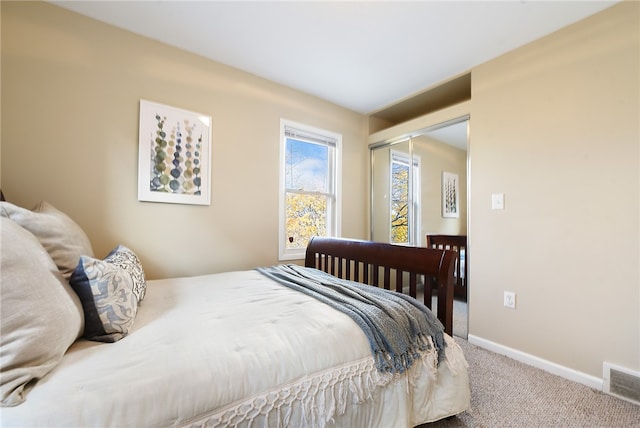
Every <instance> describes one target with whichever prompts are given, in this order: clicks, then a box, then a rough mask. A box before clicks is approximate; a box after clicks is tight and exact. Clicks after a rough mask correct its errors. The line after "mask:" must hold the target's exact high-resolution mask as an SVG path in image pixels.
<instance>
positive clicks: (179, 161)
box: [138, 100, 211, 205]
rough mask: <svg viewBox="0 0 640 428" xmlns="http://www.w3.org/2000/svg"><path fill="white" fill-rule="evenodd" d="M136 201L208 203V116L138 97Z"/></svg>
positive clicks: (209, 198) (209, 139)
mask: <svg viewBox="0 0 640 428" xmlns="http://www.w3.org/2000/svg"><path fill="white" fill-rule="evenodd" d="M138 144H139V152H138V200H139V201H147V202H164V203H173V204H195V205H210V204H211V116H207V115H205V114H202V113H196V112H193V111H189V110H184V109H180V108H175V107H171V106H167V105H163V104H158V103H155V102H152V101H147V100H140V128H139V141H138Z"/></svg>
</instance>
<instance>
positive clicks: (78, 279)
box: [69, 256, 138, 342]
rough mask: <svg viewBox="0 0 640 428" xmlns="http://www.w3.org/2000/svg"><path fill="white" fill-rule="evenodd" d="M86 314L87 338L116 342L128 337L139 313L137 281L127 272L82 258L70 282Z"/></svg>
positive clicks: (102, 261)
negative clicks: (135, 284)
mask: <svg viewBox="0 0 640 428" xmlns="http://www.w3.org/2000/svg"><path fill="white" fill-rule="evenodd" d="M69 283H70V284H71V287H72V288H73V290H74V291H75V292H76V293H77V294H78V297H80V301H81V302H82V309H83V310H84V337H85V338H87V339H89V340H94V341H97V342H117V341H118V340H120V339H122V338H123V337H125V336H126V335H127V334H128V333H129V330H130V329H131V327H132V326H133V322H134V320H135V317H136V313H137V311H138V298H137V297H136V295H135V293H134V291H133V289H134V280H133V277H132V276H131V274H130V273H129V272H127V271H126V270H125V269H123V268H121V267H120V266H117V265H115V264H112V263H110V262H109V261H108V260H106V259H105V260H98V259H94V258H93V257H88V256H82V257H80V262H79V263H78V266H77V267H76V269H75V270H74V271H73V273H72V274H71V279H70V281H69Z"/></svg>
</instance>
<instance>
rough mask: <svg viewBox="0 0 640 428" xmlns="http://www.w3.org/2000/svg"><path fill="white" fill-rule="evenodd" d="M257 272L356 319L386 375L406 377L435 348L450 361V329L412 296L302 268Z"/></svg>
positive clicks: (286, 266)
mask: <svg viewBox="0 0 640 428" xmlns="http://www.w3.org/2000/svg"><path fill="white" fill-rule="evenodd" d="M257 271H258V272H260V273H262V274H264V275H266V276H267V277H269V278H272V279H273V280H275V281H277V282H278V283H280V284H283V285H285V286H287V287H289V288H292V289H294V290H298V291H300V292H302V293H305V294H308V295H309V296H312V297H315V298H316V299H318V300H320V301H322V302H324V303H326V304H328V305H329V306H331V307H333V308H335V309H337V310H338V311H340V312H343V313H344V314H346V315H348V316H349V317H351V319H353V320H354V321H355V322H356V324H358V326H359V327H360V328H361V329H362V331H363V332H364V334H365V335H366V336H367V339H368V340H369V345H370V346H371V351H372V353H373V356H374V358H375V361H376V366H377V368H378V370H380V371H381V372H394V373H402V372H404V371H405V370H407V369H408V368H409V367H411V365H412V364H413V362H414V361H416V360H418V359H419V358H420V357H421V355H422V353H423V352H425V351H427V350H429V349H431V344H433V345H434V346H435V348H436V350H437V351H438V361H442V359H443V358H444V346H445V342H444V327H443V326H442V324H441V323H440V320H438V318H436V317H435V315H434V314H433V312H431V311H430V310H429V309H428V308H427V307H426V306H424V305H423V304H422V303H420V302H418V301H417V300H416V299H414V298H412V297H411V296H407V295H404V294H401V293H396V292H394V291H389V290H385V289H382V288H378V287H373V286H371V285H366V284H361V283H358V282H355V281H349V280H344V279H340V278H337V277H334V276H332V275H329V274H328V273H325V272H323V271H321V270H318V269H313V268H306V267H302V266H297V265H280V266H272V267H268V268H258V269H257ZM429 338H431V340H429Z"/></svg>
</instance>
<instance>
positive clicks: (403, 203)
mask: <svg viewBox="0 0 640 428" xmlns="http://www.w3.org/2000/svg"><path fill="white" fill-rule="evenodd" d="M411 164H412V162H411V156H410V155H409V153H404V152H400V151H396V150H392V151H391V165H390V168H391V182H390V185H391V189H390V192H389V194H390V195H391V197H390V198H389V213H390V217H391V218H390V224H391V231H390V233H391V237H390V238H391V239H390V242H392V243H394V244H407V245H414V246H415V245H417V244H418V242H420V241H419V239H418V237H419V231H420V224H419V222H420V180H419V177H420V158H419V157H417V156H414V157H413V168H409V165H411Z"/></svg>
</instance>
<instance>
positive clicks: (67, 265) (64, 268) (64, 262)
mask: <svg viewBox="0 0 640 428" xmlns="http://www.w3.org/2000/svg"><path fill="white" fill-rule="evenodd" d="M0 215H1V216H2V217H8V218H10V219H11V220H13V221H15V222H16V223H18V224H19V225H20V226H22V227H24V228H25V229H27V230H28V231H29V232H31V233H33V234H34V235H35V236H36V237H37V238H38V239H39V240H40V243H41V244H42V246H43V247H44V248H45V249H46V250H47V251H48V252H49V255H50V256H51V258H52V259H53V261H54V262H55V263H56V266H58V269H59V270H60V272H62V276H63V277H64V278H65V279H66V280H69V277H70V276H71V273H72V272H73V270H74V269H75V267H76V266H77V265H78V260H80V256H81V255H87V256H91V257H93V249H92V248H91V242H89V238H87V235H86V234H85V233H84V231H83V230H82V228H80V226H78V225H77V224H76V223H75V222H74V221H73V220H72V219H71V218H70V217H69V216H67V215H66V214H64V213H63V212H61V211H58V210H57V209H55V208H54V207H53V206H52V205H51V204H49V203H47V202H41V203H40V204H39V205H38V206H37V207H36V208H34V209H33V210H32V211H30V210H28V209H26V208H21V207H18V206H16V205H13V204H12V203H10V202H0Z"/></svg>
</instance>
